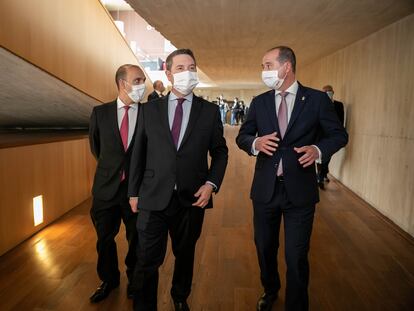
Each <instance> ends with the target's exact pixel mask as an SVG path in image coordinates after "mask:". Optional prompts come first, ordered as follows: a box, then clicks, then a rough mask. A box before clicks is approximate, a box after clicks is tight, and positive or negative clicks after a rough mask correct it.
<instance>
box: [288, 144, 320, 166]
mask: <svg viewBox="0 0 414 311" xmlns="http://www.w3.org/2000/svg"><path fill="white" fill-rule="evenodd" d="M293 149H294V150H295V151H296V152H297V153H304V155H303V156H301V157H300V158H299V163H300V164H301V165H302V166H303V167H308V166H310V165H312V164H313V163H315V161H316V160H317V159H319V152H318V149H317V148H316V147H315V146H303V147H300V148H293Z"/></svg>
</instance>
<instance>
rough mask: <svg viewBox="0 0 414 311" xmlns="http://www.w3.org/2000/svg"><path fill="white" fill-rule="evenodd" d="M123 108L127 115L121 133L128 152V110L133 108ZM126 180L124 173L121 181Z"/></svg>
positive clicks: (123, 120) (122, 123)
mask: <svg viewBox="0 0 414 311" xmlns="http://www.w3.org/2000/svg"><path fill="white" fill-rule="evenodd" d="M122 108H125V114H124V117H123V119H122V122H121V128H120V129H119V131H120V133H121V139H122V144H123V145H124V150H125V151H126V150H127V149H128V129H129V116H128V110H129V108H131V107H130V106H124V107H122ZM124 179H125V171H124V170H123V171H122V176H121V181H123V180H124Z"/></svg>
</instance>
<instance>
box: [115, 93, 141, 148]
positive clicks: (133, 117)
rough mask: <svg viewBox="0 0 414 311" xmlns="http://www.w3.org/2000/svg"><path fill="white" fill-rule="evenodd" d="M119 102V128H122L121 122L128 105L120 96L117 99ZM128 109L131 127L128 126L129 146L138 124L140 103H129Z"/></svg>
mask: <svg viewBox="0 0 414 311" xmlns="http://www.w3.org/2000/svg"><path fill="white" fill-rule="evenodd" d="M116 103H117V116H118V128H119V129H121V123H122V120H123V118H124V115H125V111H126V110H125V108H123V107H124V106H126V105H125V104H124V103H123V101H122V100H121V99H120V98H119V97H118V98H117V99H116ZM129 107H130V108H129V109H128V121H129V127H128V146H129V144H130V143H131V140H132V136H134V131H135V125H136V124H137V116H138V104H135V103H134V104H131V105H129Z"/></svg>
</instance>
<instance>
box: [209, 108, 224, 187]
mask: <svg viewBox="0 0 414 311" xmlns="http://www.w3.org/2000/svg"><path fill="white" fill-rule="evenodd" d="M214 118H215V125H214V130H213V134H212V138H211V143H210V148H209V153H210V156H211V165H210V170H209V175H208V178H207V180H208V181H210V182H212V183H213V184H214V185H215V186H216V187H217V189H215V192H218V191H219V189H220V186H221V183H222V182H223V178H224V173H225V172H226V167H227V161H228V148H227V145H226V140H225V138H224V136H223V123H222V122H221V118H220V110H219V108H218V107H217V109H216V113H215V117H214Z"/></svg>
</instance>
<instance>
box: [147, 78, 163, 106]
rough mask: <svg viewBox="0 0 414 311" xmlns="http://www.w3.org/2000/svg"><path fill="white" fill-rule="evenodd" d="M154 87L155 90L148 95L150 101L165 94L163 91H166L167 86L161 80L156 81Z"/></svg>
mask: <svg viewBox="0 0 414 311" xmlns="http://www.w3.org/2000/svg"><path fill="white" fill-rule="evenodd" d="M152 87H153V88H154V91H153V92H152V93H151V94H149V95H148V101H151V100H154V99H157V98H160V97H163V96H164V94H163V92H164V91H165V87H164V84H163V83H162V81H161V80H156V81H154V83H153V84H152Z"/></svg>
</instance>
